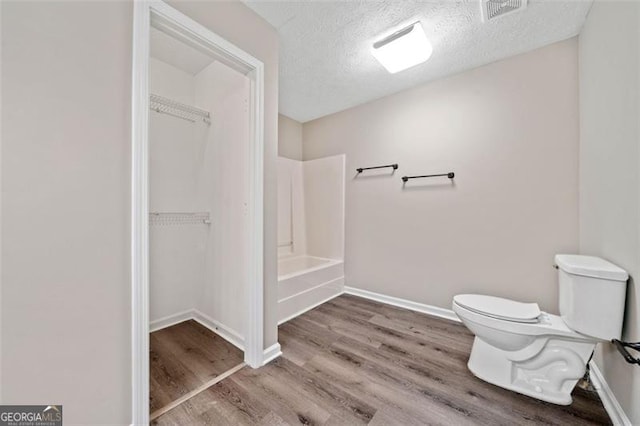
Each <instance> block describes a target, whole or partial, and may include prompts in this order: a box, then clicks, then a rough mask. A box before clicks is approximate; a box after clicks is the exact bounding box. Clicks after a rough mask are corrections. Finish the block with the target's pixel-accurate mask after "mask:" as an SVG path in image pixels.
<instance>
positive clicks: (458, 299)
mask: <svg viewBox="0 0 640 426" xmlns="http://www.w3.org/2000/svg"><path fill="white" fill-rule="evenodd" d="M453 301H454V302H455V303H456V304H458V305H459V306H461V307H463V308H465V309H467V310H469V311H472V312H475V313H478V314H480V315H486V316H489V317H492V318H496V319H499V320H503V321H513V322H520V323H529V324H532V323H537V322H538V318H539V317H540V314H541V313H542V312H540V307H539V306H538V304H537V303H522V302H516V301H515V300H509V299H503V298H502V297H494V296H486V295H482V294H459V295H457V296H455V297H454V298H453Z"/></svg>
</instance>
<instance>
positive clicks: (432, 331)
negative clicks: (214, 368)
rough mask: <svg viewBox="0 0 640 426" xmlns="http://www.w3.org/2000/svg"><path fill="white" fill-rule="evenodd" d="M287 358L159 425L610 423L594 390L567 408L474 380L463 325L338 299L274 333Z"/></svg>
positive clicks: (228, 382)
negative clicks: (469, 365)
mask: <svg viewBox="0 0 640 426" xmlns="http://www.w3.org/2000/svg"><path fill="white" fill-rule="evenodd" d="M279 340H280V343H281V344H282V349H283V355H282V357H280V358H279V359H277V360H275V361H273V362H271V363H270V364H269V365H267V366H265V367H262V368H260V369H257V370H253V369H251V368H248V367H245V368H243V369H242V370H240V371H239V372H237V373H235V374H233V375H232V376H231V377H229V378H227V379H225V380H223V381H221V382H220V383H218V384H216V385H214V386H212V387H210V388H209V389H207V390H206V391H204V392H202V393H200V394H199V395H197V396H195V397H194V398H192V399H190V400H188V401H187V402H185V403H183V404H181V405H180V406H178V407H177V408H175V409H173V410H171V411H169V412H168V413H166V414H164V415H162V416H160V417H159V418H158V419H156V420H155V421H154V422H153V424H158V425H177V424H180V425H187V424H188V425H204V424H208V425H284V424H290V425H294V424H305V425H327V426H330V425H356V424H369V425H422V424H434V425H477V424H483V425H489V424H490V425H498V424H499V425H534V424H536V425H538V424H545V425H592V424H610V421H609V418H608V416H607V414H606V412H605V410H604V408H603V406H602V403H601V402H600V400H599V398H598V396H597V394H596V393H591V392H586V391H584V390H582V389H578V388H577V389H576V390H575V391H574V394H573V397H574V402H573V404H572V405H570V406H567V407H562V406H557V405H553V404H549V403H546V402H542V401H538V400H535V399H532V398H529V397H526V396H523V395H519V394H516V393H514V392H510V391H507V390H505V389H502V388H499V387H496V386H493V385H490V384H488V383H485V382H483V381H481V380H480V379H477V378H476V377H474V376H473V375H472V374H471V373H470V372H469V370H468V369H467V366H466V363H467V359H468V356H469V351H470V350H471V344H472V341H473V336H472V335H471V333H469V331H468V330H467V329H466V328H465V327H464V326H462V325H461V324H458V323H454V322H451V321H447V320H444V319H438V318H434V317H430V316H427V315H423V314H419V313H416V312H412V311H408V310H404V309H400V308H395V307H392V306H388V305H383V304H380V303H376V302H372V301H369V300H366V299H362V298H358V297H355V296H347V295H343V296H340V297H338V298H336V299H333V300H331V301H330V302H327V303H325V304H323V305H321V306H319V307H317V308H315V309H313V310H311V311H309V312H307V313H305V314H303V315H301V316H299V317H297V318H295V319H293V320H291V321H289V322H287V323H286V324H283V325H282V326H280V329H279Z"/></svg>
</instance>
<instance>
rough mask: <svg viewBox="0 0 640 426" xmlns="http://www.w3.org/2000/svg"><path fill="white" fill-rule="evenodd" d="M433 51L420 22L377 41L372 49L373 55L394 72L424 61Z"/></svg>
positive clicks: (388, 69)
mask: <svg viewBox="0 0 640 426" xmlns="http://www.w3.org/2000/svg"><path fill="white" fill-rule="evenodd" d="M432 52H433V47H432V46H431V43H429V40H427V36H426V35H425V34H424V30H423V29H422V25H421V24H420V22H416V23H414V24H411V25H409V26H408V27H406V28H403V29H401V30H400V31H398V32H395V33H393V34H391V35H390V36H389V37H386V38H384V39H383V40H380V41H378V42H375V43H374V44H373V48H372V49H371V53H373V56H375V58H376V59H377V60H378V61H379V62H380V63H381V64H382V65H383V66H384V67H385V68H386V69H387V71H389V72H390V73H392V74H393V73H396V72H398V71H402V70H406V69H407V68H411V67H413V66H415V65H418V64H421V63H423V62H424V61H426V60H427V59H429V57H430V56H431V53H432Z"/></svg>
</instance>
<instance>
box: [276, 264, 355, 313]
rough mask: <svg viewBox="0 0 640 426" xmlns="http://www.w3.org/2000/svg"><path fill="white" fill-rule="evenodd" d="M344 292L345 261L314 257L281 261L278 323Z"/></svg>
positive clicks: (279, 266) (279, 265)
mask: <svg viewBox="0 0 640 426" xmlns="http://www.w3.org/2000/svg"><path fill="white" fill-rule="evenodd" d="M343 290H344V262H343V261H342V260H337V259H325V258H322V257H314V256H306V255H305V256H296V257H289V258H284V259H279V260H278V324H282V323H284V322H287V321H289V320H290V319H292V318H295V317H297V316H298V315H300V314H302V313H304V312H306V311H308V310H309V309H312V308H314V307H316V306H318V305H320V304H321V303H324V302H326V301H327V300H329V299H332V298H334V297H336V296H338V295H339V294H341V293H342V292H343Z"/></svg>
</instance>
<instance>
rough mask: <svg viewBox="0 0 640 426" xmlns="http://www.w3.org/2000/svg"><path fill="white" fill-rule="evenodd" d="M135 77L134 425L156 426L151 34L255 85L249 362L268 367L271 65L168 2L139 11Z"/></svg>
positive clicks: (143, 1) (148, 2)
mask: <svg viewBox="0 0 640 426" xmlns="http://www.w3.org/2000/svg"><path fill="white" fill-rule="evenodd" d="M133 8H134V11H133V64H132V65H133V67H132V68H133V70H132V73H133V74H132V91H131V114H132V116H131V117H132V121H131V145H132V151H131V284H132V286H131V288H132V293H131V331H132V339H131V345H132V348H131V349H132V350H131V355H132V364H131V369H132V371H131V373H132V389H131V390H132V422H133V424H135V425H143V424H145V425H146V424H148V423H149V47H150V46H149V45H150V41H149V38H150V28H151V25H152V22H153V25H154V26H155V27H158V28H161V29H162V30H163V31H165V32H169V33H172V35H175V36H177V37H179V38H181V39H182V40H183V41H185V42H188V43H190V44H192V45H193V46H194V47H197V48H199V49H204V50H206V51H207V52H208V53H210V54H213V55H215V56H216V59H217V60H220V61H221V62H223V63H225V64H226V65H229V66H231V67H232V68H234V69H236V70H238V71H240V72H242V73H243V74H245V75H246V76H247V77H248V78H249V79H250V81H251V84H250V86H251V95H250V100H249V102H250V126H251V139H250V144H249V155H248V158H247V160H246V161H247V163H246V167H245V169H246V173H247V178H248V182H249V185H248V187H249V188H248V200H247V209H246V213H245V220H246V226H247V229H248V231H249V232H247V233H246V235H247V237H246V239H247V241H245V243H246V244H245V247H247V249H246V252H245V256H246V259H247V260H248V265H249V268H248V269H249V271H248V279H247V282H246V283H245V288H246V289H247V291H246V300H245V306H246V311H247V313H246V318H245V324H246V330H245V336H244V360H245V362H246V363H247V364H248V365H249V366H251V367H253V368H257V367H260V366H261V365H263V363H264V360H265V359H264V305H263V299H264V277H263V255H264V224H263V214H264V198H263V188H264V182H263V181H264V174H263V169H264V165H263V162H264V64H263V63H262V62H261V61H260V60H258V59H256V58H255V57H253V56H252V55H250V54H248V53H246V52H245V51H243V50H242V49H240V48H238V47H237V46H235V45H233V44H232V43H230V42H228V41H227V40H225V39H224V38H222V37H220V36H219V35H217V34H215V33H214V32H212V31H211V30H209V29H208V28H206V27H204V26H203V25H201V24H199V23H198V22H196V21H194V20H193V19H191V18H189V17H187V16H186V15H184V14H183V13H182V12H179V11H178V10H176V9H174V8H173V7H171V6H169V5H168V4H166V3H164V2H163V1H160V0H139V1H136V2H134V5H133Z"/></svg>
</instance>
